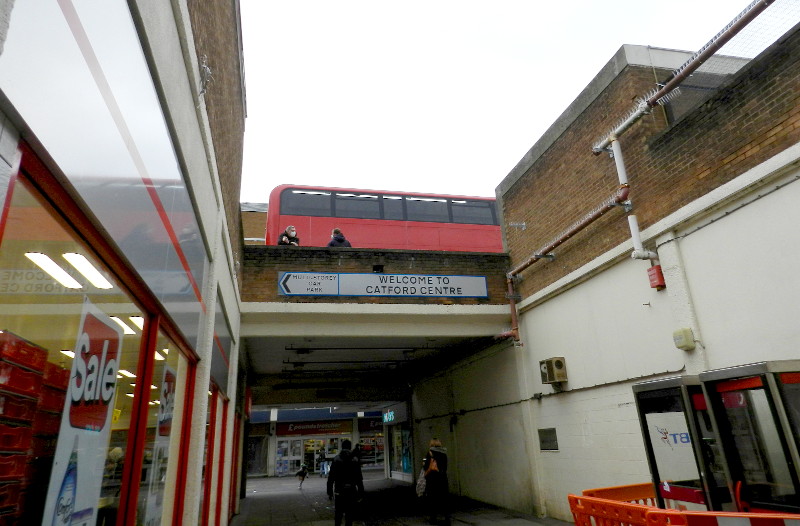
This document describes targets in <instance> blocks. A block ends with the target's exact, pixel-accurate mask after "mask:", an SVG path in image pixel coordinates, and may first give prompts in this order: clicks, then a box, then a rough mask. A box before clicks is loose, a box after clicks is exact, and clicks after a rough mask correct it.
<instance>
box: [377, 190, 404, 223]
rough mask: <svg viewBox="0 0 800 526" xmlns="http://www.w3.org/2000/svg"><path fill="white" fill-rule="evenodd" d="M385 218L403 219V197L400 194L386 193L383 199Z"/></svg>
mask: <svg viewBox="0 0 800 526" xmlns="http://www.w3.org/2000/svg"><path fill="white" fill-rule="evenodd" d="M381 201H383V218H384V219H395V220H398V221H402V220H403V198H402V197H400V196H399V195H384V196H383V199H381Z"/></svg>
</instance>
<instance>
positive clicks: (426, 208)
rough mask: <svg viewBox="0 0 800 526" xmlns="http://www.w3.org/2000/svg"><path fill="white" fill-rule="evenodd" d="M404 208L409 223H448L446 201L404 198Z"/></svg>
mask: <svg viewBox="0 0 800 526" xmlns="http://www.w3.org/2000/svg"><path fill="white" fill-rule="evenodd" d="M406 207H407V210H408V220H409V221H430V222H436V223H449V222H450V214H449V213H448V211H447V200H446V199H433V198H427V197H406Z"/></svg>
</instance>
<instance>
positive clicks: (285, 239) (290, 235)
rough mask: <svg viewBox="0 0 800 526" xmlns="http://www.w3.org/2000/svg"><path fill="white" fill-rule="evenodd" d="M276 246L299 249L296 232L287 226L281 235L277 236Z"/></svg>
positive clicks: (298, 239)
mask: <svg viewBox="0 0 800 526" xmlns="http://www.w3.org/2000/svg"><path fill="white" fill-rule="evenodd" d="M278 244H279V245H293V246H295V247H299V246H300V238H299V237H297V230H296V229H295V228H294V227H293V226H291V225H289V226H287V227H286V230H284V231H283V232H281V235H279V236H278Z"/></svg>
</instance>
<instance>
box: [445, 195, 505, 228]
mask: <svg viewBox="0 0 800 526" xmlns="http://www.w3.org/2000/svg"><path fill="white" fill-rule="evenodd" d="M450 206H451V207H452V210H453V223H466V224H472V225H495V224H497V222H496V221H495V218H494V214H493V208H494V202H492V201H466V200H463V199H453V200H452V201H451V202H450Z"/></svg>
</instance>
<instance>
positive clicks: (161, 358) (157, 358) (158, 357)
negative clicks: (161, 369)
mask: <svg viewBox="0 0 800 526" xmlns="http://www.w3.org/2000/svg"><path fill="white" fill-rule="evenodd" d="M156 360H158V361H161V360H166V358H164V357H163V356H161V355H160V354H158V351H156Z"/></svg>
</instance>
